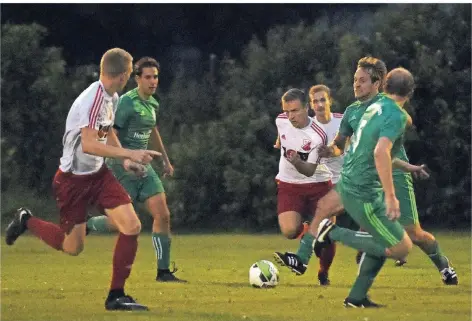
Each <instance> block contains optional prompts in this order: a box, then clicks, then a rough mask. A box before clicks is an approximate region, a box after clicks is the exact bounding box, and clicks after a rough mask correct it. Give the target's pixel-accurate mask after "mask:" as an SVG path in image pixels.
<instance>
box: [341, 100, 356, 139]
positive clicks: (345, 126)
mask: <svg viewBox="0 0 472 321" xmlns="http://www.w3.org/2000/svg"><path fill="white" fill-rule="evenodd" d="M351 110H352V108H349V107H348V108H346V111H345V112H344V115H343V118H342V119H341V124H339V134H340V135H343V136H344V137H351V136H352V134H353V133H354V130H353V129H352V127H351V124H349V115H350V113H351Z"/></svg>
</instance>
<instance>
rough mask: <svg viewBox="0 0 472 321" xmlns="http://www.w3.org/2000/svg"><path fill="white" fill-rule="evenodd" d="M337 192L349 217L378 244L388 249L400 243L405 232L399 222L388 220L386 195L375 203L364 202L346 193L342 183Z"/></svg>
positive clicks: (380, 196)
mask: <svg viewBox="0 0 472 321" xmlns="http://www.w3.org/2000/svg"><path fill="white" fill-rule="evenodd" d="M336 191H337V192H338V194H339V196H340V197H341V200H342V203H343V205H344V208H345V210H346V212H347V213H348V215H349V216H351V217H352V219H353V220H354V221H355V222H356V223H357V224H358V225H359V226H360V227H361V228H362V229H363V230H365V231H366V232H368V233H369V234H370V235H372V237H373V238H374V239H375V240H376V241H377V242H379V243H380V244H382V245H383V246H385V247H386V248H389V247H392V246H394V245H396V244H398V243H400V241H401V240H402V239H403V235H404V232H405V230H404V229H403V226H402V225H401V224H400V223H399V222H398V221H390V220H389V219H388V218H387V215H386V209H385V202H384V193H379V194H378V196H377V197H375V198H374V200H373V201H363V200H362V199H360V198H359V196H355V195H352V194H350V193H349V192H348V191H346V189H345V187H344V186H343V184H342V182H339V183H338V184H337V185H336Z"/></svg>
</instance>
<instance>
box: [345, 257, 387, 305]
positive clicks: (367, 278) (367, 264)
mask: <svg viewBox="0 0 472 321" xmlns="http://www.w3.org/2000/svg"><path fill="white" fill-rule="evenodd" d="M385 260H386V257H385V256H383V257H378V256H373V255H369V254H367V253H365V252H364V253H363V254H362V256H361V261H360V262H359V273H358V275H357V278H356V281H355V282H354V285H353V286H352V288H351V291H350V292H349V298H350V299H353V300H356V301H357V300H359V301H360V300H363V299H365V298H366V297H367V292H368V291H369V289H370V287H371V286H372V283H374V279H375V277H376V276H377V274H378V273H379V271H380V269H381V268H382V266H383V265H384V263H385Z"/></svg>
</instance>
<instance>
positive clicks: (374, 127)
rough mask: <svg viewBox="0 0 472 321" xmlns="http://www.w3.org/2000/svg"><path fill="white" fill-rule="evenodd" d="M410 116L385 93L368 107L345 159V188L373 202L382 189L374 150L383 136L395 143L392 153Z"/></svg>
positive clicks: (398, 147) (398, 148) (394, 151)
mask: <svg viewBox="0 0 472 321" xmlns="http://www.w3.org/2000/svg"><path fill="white" fill-rule="evenodd" d="M406 121H407V117H406V115H405V113H404V112H403V110H402V109H401V108H400V107H399V106H398V105H397V104H396V103H395V101H394V100H392V99H390V98H388V97H386V96H383V97H381V98H380V99H378V100H377V101H376V102H375V103H373V104H371V105H369V106H368V107H367V109H366V110H365V112H364V114H363V115H362V118H361V119H360V122H359V124H358V127H357V129H356V130H355V133H354V135H353V136H352V137H351V146H350V151H349V153H348V154H347V155H346V157H345V159H344V167H343V172H342V178H341V179H342V184H343V186H344V188H345V190H346V191H348V192H349V193H351V194H353V195H355V196H357V197H359V198H360V199H363V200H366V201H371V200H372V199H374V198H375V197H377V196H378V193H380V192H382V184H381V183H380V178H379V176H378V173H377V169H376V167H375V160H374V150H375V147H376V145H377V142H378V140H379V138H380V137H387V138H388V139H390V140H391V141H392V143H393V147H392V152H391V154H392V155H397V153H398V151H399V150H400V148H401V147H402V135H403V133H404V131H405V126H406Z"/></svg>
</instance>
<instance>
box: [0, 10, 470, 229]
mask: <svg viewBox="0 0 472 321" xmlns="http://www.w3.org/2000/svg"><path fill="white" fill-rule="evenodd" d="M470 15H471V6H470V4H414V5H408V4H401V5H385V6H381V7H379V8H378V9H376V10H374V11H369V12H366V13H365V14H362V15H360V14H358V13H350V12H344V13H343V14H342V15H340V16H337V17H334V18H333V17H329V16H327V15H326V16H324V17H322V18H321V19H317V21H316V23H314V24H307V23H302V22H301V23H298V24H289V25H278V26H275V27H273V28H271V29H270V30H269V31H268V32H267V33H266V34H264V35H262V36H261V35H257V34H255V35H254V36H253V38H252V40H251V41H250V42H249V43H246V44H245V45H244V46H243V47H242V48H241V53H240V55H238V58H235V57H232V56H231V54H227V55H226V56H224V57H220V58H218V57H215V56H213V55H212V56H210V58H209V59H206V58H204V57H203V56H202V55H193V56H192V55H190V58H188V59H187V60H185V59H182V60H180V62H179V63H176V64H175V65H173V66H172V70H173V73H172V77H171V78H169V79H171V81H170V83H169V85H168V86H167V87H166V88H163V89H162V90H160V92H159V93H158V97H157V98H158V99H159V100H160V103H161V113H160V117H159V129H160V131H161V135H162V136H163V139H164V143H165V145H166V147H167V150H168V153H169V155H170V158H171V161H172V162H173V164H174V166H175V169H176V171H175V177H174V178H171V179H165V180H164V184H165V188H166V191H167V195H168V203H169V206H170V209H171V213H172V214H171V215H172V224H173V227H174V228H176V229H179V228H180V229H192V230H193V229H222V230H236V229H237V230H248V231H260V230H270V229H273V228H276V226H277V215H276V188H275V181H274V177H275V175H276V173H277V170H278V158H279V153H278V151H276V150H274V149H273V147H272V145H273V142H274V140H275V138H276V128H275V123H274V120H275V117H276V116H277V115H278V114H279V113H280V110H281V106H280V97H281V95H282V94H283V92H285V91H286V90H287V89H289V88H291V87H298V88H302V89H305V90H307V89H308V88H309V87H310V86H311V85H314V84H319V83H323V84H326V85H328V86H329V87H331V89H332V94H333V96H334V99H335V106H334V110H335V111H336V112H343V111H344V109H345V108H346V106H347V105H349V104H350V103H351V102H352V101H353V99H354V97H353V93H352V77H353V73H354V71H355V67H356V63H357V61H358V59H360V58H361V57H363V56H366V55H373V56H375V57H379V58H381V59H382V60H384V61H385V62H386V64H387V67H388V69H392V68H395V67H398V66H403V67H405V68H408V69H410V70H411V71H412V73H413V74H414V76H415V79H416V82H417V90H416V92H415V95H414V98H413V99H412V101H411V103H410V104H409V105H408V106H407V109H408V111H409V112H410V113H411V115H412V116H413V119H414V123H415V128H414V129H413V130H411V131H410V132H408V135H407V142H406V148H407V152H408V154H409V157H410V161H411V162H412V163H416V164H419V163H425V164H427V165H428V167H429V168H430V170H431V174H432V175H431V179H429V180H428V181H423V182H416V183H415V190H416V196H417V204H418V208H419V213H420V219H421V221H422V222H423V223H425V224H428V225H436V226H441V227H450V228H451V227H452V228H468V227H469V226H470V205H471V204H470V199H471V191H470V178H471V173H470V161H471V160H470V142H471V137H470V130H471V119H470V114H471V100H470V99H471V97H470V92H471V69H470V68H471V43H470V39H471V17H470ZM1 28H2V30H1V98H2V100H1V102H2V111H1V112H2V114H1V116H2V117H1V124H2V128H1V152H2V154H1V156H2V157H1V165H2V166H1V175H2V176H1V191H2V203H1V210H2V213H5V212H6V211H7V210H9V209H11V208H15V207H18V206H30V207H31V208H32V209H33V211H34V212H35V213H37V215H39V216H41V217H48V216H49V218H50V219H52V220H56V219H57V211H56V209H55V203H54V200H53V198H52V197H51V182H52V177H53V175H54V173H55V171H56V169H57V166H58V164H59V158H60V156H61V152H62V135H63V131H64V127H65V119H66V116H67V113H68V110H69V108H70V106H71V104H72V102H73V100H74V99H75V98H76V96H77V95H78V94H79V93H80V92H81V91H82V90H84V89H85V88H86V87H87V86H88V84H89V83H91V82H93V81H95V80H96V79H98V66H97V65H74V66H72V65H68V64H67V62H66V61H65V59H64V58H63V54H62V49H61V48H58V47H51V46H48V45H45V44H44V39H45V37H46V36H47V35H48V33H49V32H53V31H51V30H47V29H46V28H45V27H43V26H41V25H39V24H12V23H8V22H7V23H3V24H2V27H1ZM125 49H127V50H129V51H130V52H131V53H133V44H129V46H128V47H125ZM101 54H102V52H97V53H96V57H97V59H96V61H97V64H98V62H99V56H100V55H101ZM146 55H150V56H155V57H157V58H158V59H159V53H155V52H153V51H152V52H149V53H146ZM135 59H139V57H135ZM162 68H163V69H164V70H165V69H166V68H167V69H169V68H170V67H168V66H165V65H164V66H162ZM133 86H135V84H134V83H133V81H132V80H130V83H129V84H128V86H127V87H128V88H127V89H130V88H132V87H133ZM156 168H158V169H159V168H160V164H159V163H158V162H156ZM2 217H3V219H2V221H4V219H5V215H3V216H2ZM142 218H143V223H144V225H145V226H147V227H148V228H149V227H150V223H151V220H150V218H149V217H147V216H146V215H143V216H142Z"/></svg>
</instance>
